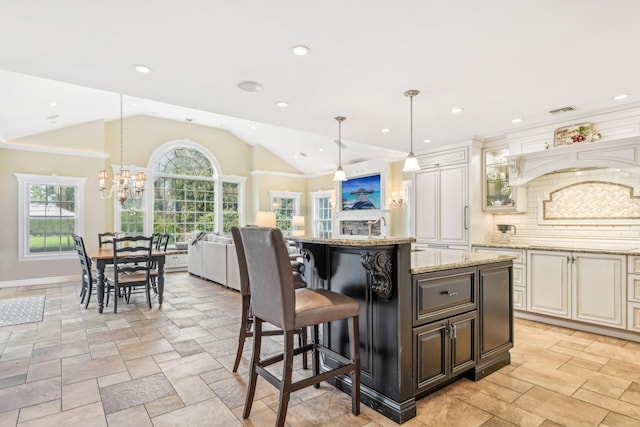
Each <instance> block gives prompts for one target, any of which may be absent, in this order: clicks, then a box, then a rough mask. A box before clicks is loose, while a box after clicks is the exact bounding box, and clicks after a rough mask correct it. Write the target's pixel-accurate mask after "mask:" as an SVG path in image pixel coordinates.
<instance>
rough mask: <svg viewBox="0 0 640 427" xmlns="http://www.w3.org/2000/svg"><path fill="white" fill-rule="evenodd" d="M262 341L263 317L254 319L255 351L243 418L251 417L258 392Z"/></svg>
mask: <svg viewBox="0 0 640 427" xmlns="http://www.w3.org/2000/svg"><path fill="white" fill-rule="evenodd" d="M261 343H262V319H259V318H257V317H256V318H254V319H253V353H252V354H251V366H250V367H249V384H248V385H247V396H246V400H245V402H244V412H243V413H242V418H249V414H250V413H251V405H253V396H254V395H255V393H256V382H257V381H258V372H257V371H256V365H257V364H258V363H260V344H261Z"/></svg>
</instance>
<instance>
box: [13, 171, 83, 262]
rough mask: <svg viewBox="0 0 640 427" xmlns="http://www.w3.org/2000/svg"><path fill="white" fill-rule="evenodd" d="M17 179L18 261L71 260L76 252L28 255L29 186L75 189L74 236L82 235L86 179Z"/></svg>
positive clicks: (28, 175)
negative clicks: (58, 186)
mask: <svg viewBox="0 0 640 427" xmlns="http://www.w3.org/2000/svg"><path fill="white" fill-rule="evenodd" d="M15 175H16V178H17V179H18V261H21V262H22V261H43V260H56V259H72V258H75V257H77V256H78V255H77V253H76V251H69V252H48V253H47V252H45V253H40V254H30V253H29V237H28V236H29V197H28V196H29V185H62V186H67V187H76V192H75V193H76V199H75V206H76V223H75V234H79V235H82V234H84V187H85V183H86V181H87V178H77V177H69V176H58V175H31V174H22V173H16V174H15Z"/></svg>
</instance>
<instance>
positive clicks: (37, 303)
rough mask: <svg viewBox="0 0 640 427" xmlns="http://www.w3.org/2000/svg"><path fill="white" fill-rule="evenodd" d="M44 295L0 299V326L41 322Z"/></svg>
mask: <svg viewBox="0 0 640 427" xmlns="http://www.w3.org/2000/svg"><path fill="white" fill-rule="evenodd" d="M43 315H44V295H36V296H31V297H20V298H9V299H2V300H0V326H11V325H19V324H21V323H31V322H42V317H43Z"/></svg>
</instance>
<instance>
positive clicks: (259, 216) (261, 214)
mask: <svg viewBox="0 0 640 427" xmlns="http://www.w3.org/2000/svg"><path fill="white" fill-rule="evenodd" d="M256 225H257V226H259V227H275V226H276V213H275V212H268V211H258V212H257V213H256Z"/></svg>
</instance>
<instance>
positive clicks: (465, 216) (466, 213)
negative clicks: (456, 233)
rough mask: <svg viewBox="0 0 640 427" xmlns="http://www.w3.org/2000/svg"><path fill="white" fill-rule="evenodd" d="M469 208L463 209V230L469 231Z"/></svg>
mask: <svg viewBox="0 0 640 427" xmlns="http://www.w3.org/2000/svg"><path fill="white" fill-rule="evenodd" d="M468 220H469V206H468V205H467V206H465V207H464V229H465V230H468V229H469V221H468Z"/></svg>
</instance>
